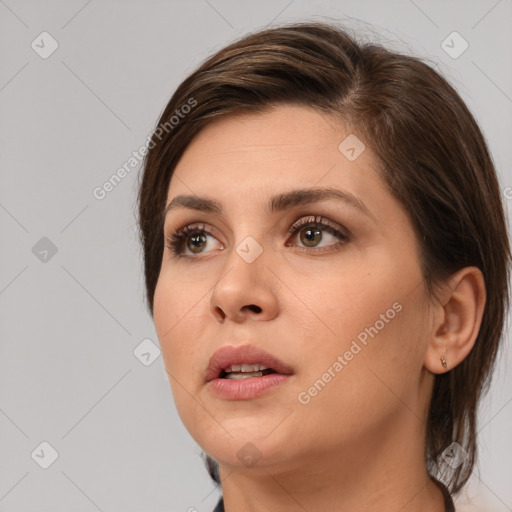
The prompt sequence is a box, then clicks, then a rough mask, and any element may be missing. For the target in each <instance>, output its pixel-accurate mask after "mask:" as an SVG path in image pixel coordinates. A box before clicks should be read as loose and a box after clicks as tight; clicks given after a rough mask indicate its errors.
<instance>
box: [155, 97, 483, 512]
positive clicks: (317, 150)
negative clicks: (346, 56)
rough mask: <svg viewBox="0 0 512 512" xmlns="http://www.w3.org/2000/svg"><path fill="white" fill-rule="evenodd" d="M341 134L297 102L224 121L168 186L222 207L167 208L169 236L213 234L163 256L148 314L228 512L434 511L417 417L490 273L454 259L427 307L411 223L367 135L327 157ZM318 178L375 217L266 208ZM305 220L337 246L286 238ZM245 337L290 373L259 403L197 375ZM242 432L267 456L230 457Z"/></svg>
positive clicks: (470, 337) (341, 207) (327, 204)
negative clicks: (350, 151) (342, 361)
mask: <svg viewBox="0 0 512 512" xmlns="http://www.w3.org/2000/svg"><path fill="white" fill-rule="evenodd" d="M349 133H350V132H349V131H347V130H346V129H345V128H344V127H343V126H341V125H340V123H337V122H335V121H334V120H333V119H331V118H329V117H326V116H325V115H323V114H320V113H318V112H317V111H315V110H313V109H310V108H307V107H298V106H279V107H276V108H274V109H272V110H271V111H269V112H267V113H264V114H257V115H244V116H238V117H233V116H229V117H224V118H220V119H218V120H216V121H214V122H212V123H210V124H209V125H207V126H206V127H205V128H204V129H203V130H202V131H201V132H200V133H199V134H198V135H197V136H196V137H195V138H194V140H193V141H192V142H191V144H190V145H189V146H188V148H187V149H186V151H185V153H184V154H183V156H182V158H181V160H180V161H179V163H178V165H177V167H176V169H175V172H174V174H173V177H172V179H171V182H170V185H169V190H168V196H167V204H169V202H170V201H171V200H172V199H173V198H174V197H175V196H177V195H179V194H196V195H198V196H206V197H209V198H212V199H216V200H218V201H220V202H221V203H222V205H223V207H224V210H225V211H224V214H223V215H217V214H212V213H204V212H197V211H193V210H190V209H184V208H182V209H176V210H172V211H171V212H169V214H168V215H167V217H166V221H165V226H164V234H166V235H167V234H171V233H172V232H174V230H176V229H177V228H179V227H181V226H183V225H185V224H194V223H201V224H202V223H205V224H206V225H207V226H208V227H212V229H214V230H215V231H214V235H210V234H207V244H205V245H203V248H202V249H200V251H201V250H202V252H199V253H198V254H194V253H193V252H192V251H191V250H190V248H189V247H190V246H191V244H189V246H188V247H187V244H186V243H184V244H183V246H182V247H183V249H182V252H183V253H185V254H186V255H188V256H189V257H188V258H179V257H178V256H176V255H173V253H172V252H171V251H170V249H168V248H165V249H164V253H163V255H162V267H161V272H160V275H159V279H158V283H157V287H156V291H155V296H154V322H155V327H156V330H157V334H158V337H159V340H160V343H161V348H162V355H163V358H164V364H165V368H166V371H167V373H168V376H169V381H170V385H171V388H172V393H173V396H174V400H175V403H176V407H177V410H178V413H179V415H180V418H181V420H182V421H183V423H184V425H185V427H186V428H187V430H188V431H189V432H190V434H191V436H192V437H193V438H194V439H195V441H196V442H197V443H198V444H199V445H200V446H201V447H202V449H203V450H204V451H205V452H207V453H208V454H210V455H211V456H212V457H213V458H214V459H215V460H217V461H218V462H219V465H220V475H221V479H222V491H223V496H224V503H225V507H226V510H227V511H228V512H232V511H268V510H272V511H278V512H279V511H284V510H286V511H287V512H290V511H301V512H303V511H304V510H307V511H310V512H312V511H324V510H340V511H341V510H350V511H363V510H364V511H379V512H382V511H398V510H400V511H401V512H409V511H417V510H421V511H439V512H440V511H443V510H444V502H443V498H442V495H441V492H440V491H439V489H438V488H437V487H436V486H435V485H434V484H433V483H432V482H431V480H430V479H429V477H428V474H427V472H426V462H425V459H424V435H425V423H426V410H427V407H428V404H429V401H430V397H431V392H432V386H433V382H434V376H435V373H442V372H445V371H449V370H450V369H452V368H453V367H454V366H456V365H457V364H458V363H459V362H460V361H462V360H463V359H464V358H465V357H466V355H467V354H468V353H469V351H470V350H471V347H472V346H473V344H474V341H475V339H476V336H477V334H478V329H479V326H480V322H481V316H482V312H483V307H484V302H485V288H484V284H483V278H482V275H481V273H480V271H479V270H478V269H476V268H474V267H468V268H466V269H463V270H461V271H459V272H458V273H457V274H455V275H454V276H452V278H451V279H450V280H449V282H447V283H445V286H444V287H442V288H440V292H439V301H438V302H429V299H428V297H427V295H426V291H425V287H424V282H423V279H422V275H421V271H420V264H419V261H420V260H419V249H418V246H417V242H416V237H415V234H414V231H413V229H412V225H411V223H410V221H409V219H408V216H407V214H406V212H405V210H404V209H403V208H402V206H401V204H400V203H399V202H397V200H396V199H395V198H394V197H393V196H391V194H390V193H389V192H388V190H387V189H386V187H385V185H384V183H383V182H382V180H381V178H380V176H379V174H378V173H377V169H378V167H377V160H376V158H375V155H373V154H372V152H371V150H370V149H369V148H368V145H367V147H366V150H365V151H363V153H362V154H361V155H360V156H359V157H358V158H357V159H356V160H354V161H349V160H348V159H347V158H346V157H345V155H344V154H342V153H341V152H340V151H339V150H338V145H339V144H340V142H341V141H343V140H344V139H345V137H346V136H347V135H348V134H349ZM319 187H331V188H336V189H341V190H346V191H349V192H351V193H352V194H354V195H356V196H357V197H359V198H360V199H361V200H362V201H363V202H364V204H365V205H366V207H367V208H368V210H369V212H370V214H371V215H370V216H366V215H364V214H363V213H362V212H360V211H359V210H357V209H355V208H353V207H351V206H349V205H346V204H344V203H342V202H339V201H336V200H327V201H323V202H319V203H313V204H309V205H303V206H298V207H294V208H292V209H290V210H286V211H282V212H277V213H274V214H271V215H268V214H266V213H265V205H266V203H267V201H268V199H269V197H270V196H273V195H275V194H278V193H281V192H287V191H290V190H293V189H296V188H319ZM311 215H313V216H317V215H321V216H322V217H324V218H325V219H328V220H330V221H331V222H333V223H336V224H337V225H339V226H340V229H342V230H344V231H343V232H344V233H349V234H350V238H349V240H348V241H347V242H346V243H345V244H344V245H336V244H337V243H338V242H340V240H339V239H338V238H336V237H335V236H334V235H332V234H330V233H329V232H328V231H326V230H323V231H322V238H321V240H320V239H319V238H318V237H317V238H316V239H315V241H313V242H311V243H310V244H309V245H306V243H307V238H306V237H305V236H304V234H305V232H306V231H307V229H308V226H307V225H305V226H304V227H302V228H301V229H300V230H299V232H298V233H296V234H290V233H289V232H288V229H289V228H290V226H292V225H293V223H294V222H295V221H297V220H298V219H301V218H304V217H308V216H311ZM301 232H302V237H301ZM247 236H251V237H253V238H254V239H255V240H256V241H257V242H258V244H259V245H260V246H261V248H262V249H263V252H262V254H261V255H260V256H259V257H258V258H257V259H256V260H255V261H254V262H252V263H247V262H246V261H245V260H244V259H242V258H241V257H240V256H239V254H238V253H237V252H236V248H237V246H239V245H240V244H241V242H242V241H243V240H244V239H245V238H246V237H247ZM315 243H316V245H315ZM394 303H398V304H400V305H401V306H402V309H401V311H400V312H398V313H396V315H395V316H394V318H392V319H391V320H389V321H388V322H386V323H385V325H384V327H383V328H382V329H380V330H379V331H378V334H377V335H375V336H374V337H373V338H371V337H369V338H368V342H367V345H366V346H363V345H362V349H361V350H360V351H359V352H358V353H357V355H355V356H354V357H353V358H352V359H351V360H350V361H348V362H347V363H348V364H346V366H344V367H343V369H342V370H341V371H340V372H339V373H337V374H336V376H335V377H334V378H332V379H331V381H330V382H328V383H327V384H326V385H325V387H324V388H323V389H322V390H321V391H320V392H319V393H317V395H316V396H314V397H311V400H310V401H309V403H307V404H302V403H300V402H299V401H298V395H299V393H301V392H304V391H307V390H308V389H309V388H310V387H311V386H312V385H313V384H314V383H315V382H316V381H318V379H320V378H321V377H322V375H323V374H325V372H326V371H327V370H328V369H329V368H330V367H332V366H333V363H334V362H335V361H336V360H337V358H338V356H339V355H342V356H343V354H344V353H345V352H346V351H347V350H349V349H350V346H351V343H352V342H353V340H356V339H357V335H358V334H359V333H361V332H362V331H364V330H365V328H369V327H371V326H374V325H375V323H376V321H377V320H379V319H380V318H381V314H386V311H388V310H389V309H390V308H391V309H392V305H393V304H394ZM250 305H257V306H259V308H261V309H260V310H256V309H255V308H247V307H246V306H250ZM244 344H254V345H257V346H259V347H261V348H263V349H264V350H266V351H267V352H270V353H271V354H273V355H275V356H276V357H278V358H279V359H281V360H282V361H284V362H286V363H288V364H289V365H290V366H292V368H293V369H294V374H293V376H292V377H290V379H288V381H287V382H286V383H285V384H284V385H283V386H281V387H279V388H276V389H273V390H271V391H268V392H267V393H266V394H264V395H263V396H261V397H259V398H256V399H252V400H245V401H233V400H226V399H223V398H219V397H217V396H216V395H214V394H213V393H212V392H211V390H210V389H209V387H208V385H206V384H205V381H204V372H205V369H206V367H207V366H208V361H209V359H210V357H211V356H212V355H213V353H214V352H215V351H216V350H217V349H218V348H220V347H222V346H225V345H234V346H237V345H244ZM359 345H361V344H359ZM443 355H444V356H445V358H446V360H447V362H448V367H447V368H443V366H442V364H441V356H443ZM246 443H252V445H254V446H255V447H256V449H255V451H256V452H257V453H258V456H259V457H260V458H259V460H258V461H257V463H256V464H254V465H251V466H247V465H245V464H244V463H243V461H242V460H240V459H239V457H238V456H237V453H238V452H239V450H240V449H242V447H244V445H246ZM253 450H254V448H253Z"/></svg>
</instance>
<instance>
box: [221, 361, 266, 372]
mask: <svg viewBox="0 0 512 512" xmlns="http://www.w3.org/2000/svg"><path fill="white" fill-rule="evenodd" d="M261 370H267V367H266V366H263V365H262V364H257V363H256V364H245V363H243V364H233V365H231V366H228V367H227V368H224V371H225V372H226V373H231V372H259V371H261Z"/></svg>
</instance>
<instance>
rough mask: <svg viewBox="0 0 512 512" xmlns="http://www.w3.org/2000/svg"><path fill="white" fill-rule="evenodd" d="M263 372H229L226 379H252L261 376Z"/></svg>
mask: <svg viewBox="0 0 512 512" xmlns="http://www.w3.org/2000/svg"><path fill="white" fill-rule="evenodd" d="M262 375H263V373H261V372H246V373H245V375H244V374H243V373H242V372H237V373H229V374H227V375H226V379H234V380H240V379H250V378H252V377H261V376H262Z"/></svg>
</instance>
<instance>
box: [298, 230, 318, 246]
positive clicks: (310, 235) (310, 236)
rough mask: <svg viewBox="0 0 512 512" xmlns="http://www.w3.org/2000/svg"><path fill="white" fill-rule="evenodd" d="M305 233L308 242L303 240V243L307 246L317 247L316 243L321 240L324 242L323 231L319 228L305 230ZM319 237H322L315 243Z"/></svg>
mask: <svg viewBox="0 0 512 512" xmlns="http://www.w3.org/2000/svg"><path fill="white" fill-rule="evenodd" d="M304 233H306V235H305V238H306V240H302V243H304V244H305V245H315V243H318V242H320V240H322V231H321V230H320V229H318V228H308V229H306V230H304ZM318 235H320V238H319V239H318V240H316V242H315V237H317V236H318Z"/></svg>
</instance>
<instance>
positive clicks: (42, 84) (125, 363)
mask: <svg viewBox="0 0 512 512" xmlns="http://www.w3.org/2000/svg"><path fill="white" fill-rule="evenodd" d="M304 19H316V20H321V21H329V20H332V21H341V20H345V23H346V25H347V26H348V27H350V28H357V29H358V30H360V31H361V33H366V34H368V37H370V38H377V39H378V40H380V42H382V43H384V44H387V45H389V46H392V47H393V48H394V49H396V50H402V51H404V52H406V53H413V54H415V55H417V56H420V57H424V58H426V59H428V60H429V61H430V62H431V63H433V65H435V66H436V67H437V69H438V70H439V71H441V72H442V73H443V74H444V75H445V76H446V77H447V78H448V79H449V80H450V81H451V83H452V84H453V85H454V86H455V87H456V88H457V90H458V91H459V92H460V94H461V95H462V97H463V99H464V100H465V101H466V102H467V104H468V106H469V108H470V109H471V110H472V111H473V113H474V114H475V116H476V118H477V120H478V122H479V123H480V125H481V127H482V129H483V131H484V133H485V135H486V138H487V140H488V143H489V147H490V149H491V152H492V155H493V158H494V160H495V162H496V165H497V168H498V172H499V179H500V183H501V188H502V192H503V197H504V202H505V205H506V207H507V211H508V216H509V219H510V210H511V204H512V144H511V133H512V122H511V119H512V115H511V114H512V65H511V63H512V59H511V58H510V55H511V50H512V35H511V34H512V31H511V30H510V26H511V22H512V1H511V0H499V1H496V0H492V1H491V0H489V1H483V0H481V1H451V2H447V1H427V0H414V1H412V0H410V1H409V0H394V1H386V2H384V1H377V0H375V1H356V0H351V1H349V0H347V1H313V0H310V1H301V0H293V1H290V0H273V1H258V2H256V1H254V2H252V1H235V0H208V1H206V0H204V1H203V0H194V1H156V0H152V1H142V0H139V1H113V0H108V1H100V0H89V1H87V0H72V1H67V2H58V1H55V0H52V1H36V0H33V1H28V0H27V1H24V0H18V1H16V0H4V1H0V37H1V67H0V134H1V152H0V169H1V186H0V225H1V230H2V246H1V253H0V254H1V267H0V308H1V309H0V310H1V323H0V329H1V332H0V334H1V345H0V449H1V454H0V461H1V462H0V512H32V511H34V512H36V511H37V512H59V511H63V512H64V511H66V512H69V511H74V512H93V511H98V510H99V511H103V512H120V511H123V512H132V511H141V512H142V511H144V512H163V511H183V512H185V511H187V510H193V509H194V510H197V511H199V512H202V511H211V510H212V509H213V507H214V504H215V503H216V502H217V499H218V496H219V491H218V490H217V489H216V488H215V486H214V485H213V483H212V482H211V481H210V479H209V477H208V475H207V473H206V470H205V469H204V465H203V461H202V460H201V458H200V454H201V449H200V448H199V447H198V446H197V445H196V444H195V442H194V441H193V440H192V439H191V437H190V436H189V434H188V433H187V431H186V430H185V428H184V427H183V425H182V423H181V422H180V419H179V417H178V415H177V412H176V410H175V406H174V403H173V399H172V395H171V391H170V386H169V382H168V379H167V376H166V374H165V371H164V367H163V363H162V357H161V355H159V351H158V347H159V343H158V340H157V337H156V334H155V330H154V326H153V323H152V321H151V318H150V317H149V315H148V313H147V311H146V308H145V303H144V281H143V274H142V262H141V250H140V247H139V245H138V238H137V226H136V218H135V216H134V211H135V195H136V186H137V177H138V173H139V170H140V164H139V165H136V166H133V167H130V172H129V173H127V175H126V177H125V178H124V179H123V180H122V181H121V182H120V183H119V184H118V185H117V186H116V187H115V188H113V189H112V190H111V191H109V192H108V193H106V194H105V197H103V198H102V199H98V198H97V197H95V194H94V191H95V190H97V188H98V187H101V186H102V185H103V184H104V183H105V181H107V180H108V179H109V178H110V177H111V176H112V175H113V174H114V173H116V171H117V170H118V169H119V168H120V167H122V166H123V165H125V164H126V163H127V162H128V161H129V159H130V157H131V156H132V155H133V152H134V151H137V150H138V148H140V147H141V145H143V144H144V143H145V141H146V139H147V137H148V135H149V134H150V133H151V131H152V129H153V128H154V127H155V124H156V122H157V119H158V117H159V115H160V113H161V112H162V110H163V108H164V107H165V105H166V104H167V102H168V100H169V99H170V97H171V95H172V93H173V91H174V90H175V88H176V87H177V86H178V85H179V83H180V82H181V81H182V80H183V79H184V78H185V77H186V76H187V75H188V74H189V73H191V72H192V71H193V70H194V69H195V68H196V67H197V66H198V65H199V63H200V62H201V61H202V60H203V59H204V58H206V57H207V56H208V55H210V54H211V53H213V52H214V51H216V50H218V49H220V48H221V47H222V46H224V45H225V44H227V43H229V42H231V41H232V40H234V39H236V38H238V37H239V36H242V35H244V34H246V33H247V32H249V31H255V30H257V29H260V28H263V27H264V26H266V25H272V24H276V23H286V22H292V21H297V20H304ZM454 31H455V32H457V33H458V34H459V35H460V37H459V35H453V32H454ZM447 38H448V39H447ZM454 38H455V39H454ZM443 41H448V42H449V45H448V47H447V46H446V43H444V46H443ZM57 45H58V46H57ZM466 45H468V46H467V48H466V49H465V50H464V48H465V47H466ZM449 48H450V49H449ZM463 50H464V51H463ZM450 53H451V54H450ZM507 343H508V347H509V346H510V334H508V335H507ZM511 362H512V361H511V356H510V351H509V349H508V348H507V349H505V350H504V351H502V355H501V359H500V362H499V365H498V367H497V369H496V374H495V379H494V383H493V385H492V388H491V392H490V394H489V395H488V396H487V398H486V400H485V401H484V403H483V404H482V409H481V415H480V418H479V430H480V455H481V457H480V462H479V465H478V468H477V470H476V472H475V474H474V477H473V478H472V480H471V484H470V485H469V486H468V489H467V491H466V492H465V493H463V495H462V496H461V498H460V499H459V500H458V501H457V510H460V511H470V510H492V511H496V512H505V511H510V510H512V487H511V486H510V482H511V481H512V462H511V458H512V438H511V436H510V432H511V431H512V428H511V427H512V385H511V383H512V377H511V375H510V371H509V368H510V364H511ZM42 443H43V444H42ZM44 466H47V467H46V468H45V467H44ZM192 507H193V509H192Z"/></svg>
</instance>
